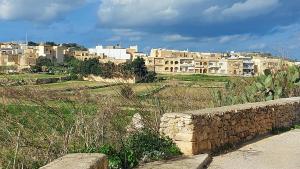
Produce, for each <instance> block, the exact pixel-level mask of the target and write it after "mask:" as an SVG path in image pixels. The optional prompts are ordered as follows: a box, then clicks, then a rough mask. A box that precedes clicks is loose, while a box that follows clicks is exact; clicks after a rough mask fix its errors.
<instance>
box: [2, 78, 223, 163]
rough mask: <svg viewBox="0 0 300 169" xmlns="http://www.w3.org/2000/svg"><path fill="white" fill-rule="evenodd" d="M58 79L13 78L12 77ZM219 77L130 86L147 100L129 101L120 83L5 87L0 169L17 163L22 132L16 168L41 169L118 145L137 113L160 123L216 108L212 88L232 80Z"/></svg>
mask: <svg viewBox="0 0 300 169" xmlns="http://www.w3.org/2000/svg"><path fill="white" fill-rule="evenodd" d="M56 76H58V75H55V76H52V75H44V74H32V75H26V74H22V75H11V77H13V78H48V77H56ZM1 77H3V75H2V76H0V78H1ZM216 78H217V79H213V78H212V77H207V76H195V75H180V76H177V75H176V76H174V78H171V77H166V79H167V80H165V81H162V82H159V83H149V84H139V83H138V84H130V86H131V87H132V90H133V91H134V93H135V95H136V96H141V95H145V97H134V98H132V99H129V100H128V99H127V100H126V99H124V98H122V96H120V89H121V86H120V85H116V86H107V85H109V84H107V83H99V82H88V81H67V82H61V83H52V84H42V85H25V86H16V87H7V88H2V90H1V87H0V91H1V92H2V93H3V97H0V101H3V102H1V103H2V104H1V103H0V110H1V111H0V119H1V120H0V124H1V129H0V137H1V138H3V139H0V143H1V144H2V145H3V146H2V147H3V148H1V147H0V166H1V164H3V166H8V165H9V163H10V162H11V161H13V156H14V151H15V147H16V142H17V140H18V132H21V136H22V137H21V138H20V145H22V147H21V148H20V151H19V154H18V161H17V164H22V165H23V164H24V166H27V168H38V167H40V166H42V165H44V164H45V163H47V161H48V160H49V159H50V160H52V159H55V158H57V156H61V155H63V154H65V153H68V152H82V150H84V149H91V148H95V147H99V146H101V145H102V144H105V143H106V142H109V143H112V144H113V143H117V142H118V141H119V140H120V139H121V138H122V136H124V133H126V126H128V123H129V122H130V121H131V119H132V116H133V115H134V114H135V113H140V114H141V115H143V117H145V118H147V120H148V119H150V120H149V123H150V124H151V125H155V124H156V123H157V122H158V121H157V120H156V118H157V117H160V115H161V113H164V112H179V111H187V110H197V109H203V108H207V107H212V104H211V94H210V93H211V90H212V89H210V88H211V87H218V88H221V87H223V85H224V82H225V81H226V80H227V79H228V77H216ZM172 79H175V80H172ZM162 86H165V87H164V88H161V87H162ZM3 89H4V90H3ZM10 89H11V90H12V91H10V92H9V90H10ZM13 90H15V91H13ZM18 90H20V91H18ZM31 90H32V91H31ZM149 93H150V94H149ZM148 94H149V95H148ZM151 127H153V126H151ZM7 151H10V152H11V153H6V152H7ZM10 154H11V155H10ZM35 163H36V164H35ZM35 166H36V167H35ZM0 168H1V167H0ZM8 168H9V167H8ZM17 168H18V167H17ZM25 168H26V167H25Z"/></svg>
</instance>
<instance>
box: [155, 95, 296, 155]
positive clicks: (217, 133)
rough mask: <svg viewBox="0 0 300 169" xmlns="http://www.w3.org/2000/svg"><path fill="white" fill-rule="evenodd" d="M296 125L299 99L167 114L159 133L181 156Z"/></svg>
mask: <svg viewBox="0 0 300 169" xmlns="http://www.w3.org/2000/svg"><path fill="white" fill-rule="evenodd" d="M299 122H300V97H299V98H287V99H279V100H275V101H268V102H259V103H248V104H243V105H234V106H226V107H220V108H212V109H204V110H198V111H189V112H179V113H167V114H164V116H163V117H162V119H161V124H160V132H161V133H163V134H165V135H167V136H169V137H170V138H172V139H173V140H174V141H175V142H176V144H177V145H178V147H179V148H180V149H181V151H182V152H183V153H184V154H185V155H196V154H200V153H205V152H211V151H214V150H218V149H219V148H221V147H223V146H226V145H234V144H238V143H242V142H245V141H248V140H251V139H253V138H254V137H256V136H259V135H264V134H267V133H270V132H271V131H272V130H273V129H278V128H288V127H291V126H292V125H294V124H296V123H299Z"/></svg>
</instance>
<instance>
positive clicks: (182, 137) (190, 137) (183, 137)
mask: <svg viewBox="0 0 300 169" xmlns="http://www.w3.org/2000/svg"><path fill="white" fill-rule="evenodd" d="M174 139H175V141H188V142H194V141H196V138H195V135H194V134H193V133H191V134H188V133H178V134H176V135H175V138H174Z"/></svg>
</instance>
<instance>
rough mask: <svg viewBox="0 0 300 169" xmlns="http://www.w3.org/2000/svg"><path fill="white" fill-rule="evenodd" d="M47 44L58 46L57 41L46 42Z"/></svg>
mask: <svg viewBox="0 0 300 169" xmlns="http://www.w3.org/2000/svg"><path fill="white" fill-rule="evenodd" d="M45 45H49V46H58V45H57V44H56V43H55V42H46V43H45Z"/></svg>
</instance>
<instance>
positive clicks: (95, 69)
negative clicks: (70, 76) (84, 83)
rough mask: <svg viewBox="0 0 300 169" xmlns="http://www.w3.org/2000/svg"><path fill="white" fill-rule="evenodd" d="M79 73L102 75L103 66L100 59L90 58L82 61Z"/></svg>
mask: <svg viewBox="0 0 300 169" xmlns="http://www.w3.org/2000/svg"><path fill="white" fill-rule="evenodd" d="M79 73H80V74H81V75H83V76H87V75H91V74H93V75H101V73H102V71H101V66H100V63H99V60H98V59H96V58H93V59H88V60H85V61H83V62H80V66H79Z"/></svg>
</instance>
